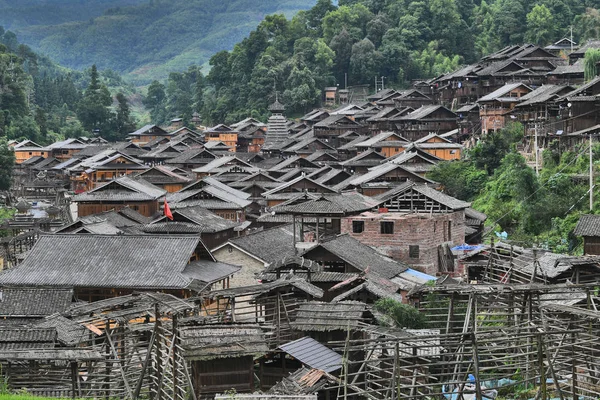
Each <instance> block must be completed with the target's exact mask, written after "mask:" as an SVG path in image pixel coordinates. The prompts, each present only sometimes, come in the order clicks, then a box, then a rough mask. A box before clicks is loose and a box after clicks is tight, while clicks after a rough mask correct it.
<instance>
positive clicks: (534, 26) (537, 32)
mask: <svg viewBox="0 0 600 400" xmlns="http://www.w3.org/2000/svg"><path fill="white" fill-rule="evenodd" d="M556 28H557V26H556V20H555V18H554V16H553V15H552V13H551V12H550V10H549V9H548V7H546V6H545V5H543V4H536V5H535V6H534V7H533V9H532V10H531V12H530V13H529V14H527V33H526V34H525V39H526V40H527V41H529V42H532V43H535V44H537V45H539V46H545V45H548V44H549V43H550V42H551V41H552V40H553V39H554V38H555V37H556Z"/></svg>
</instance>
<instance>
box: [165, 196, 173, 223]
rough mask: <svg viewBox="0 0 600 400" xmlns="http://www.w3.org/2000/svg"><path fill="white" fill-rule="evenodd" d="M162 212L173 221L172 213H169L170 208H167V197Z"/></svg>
mask: <svg viewBox="0 0 600 400" xmlns="http://www.w3.org/2000/svg"><path fill="white" fill-rule="evenodd" d="M164 213H165V217H167V218H169V219H170V220H171V221H173V214H172V213H171V209H170V208H169V203H167V199H165V206H164Z"/></svg>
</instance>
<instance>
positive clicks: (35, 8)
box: [0, 0, 147, 30]
mask: <svg viewBox="0 0 600 400" xmlns="http://www.w3.org/2000/svg"><path fill="white" fill-rule="evenodd" d="M146 1H147V0H102V1H80V0H51V1H47V0H18V1H14V0H0V25H3V26H4V28H5V29H11V30H16V29H22V28H26V27H28V26H31V25H57V24H62V23H65V22H71V21H85V20H88V19H90V18H94V17H98V16H100V15H102V14H103V13H104V11H105V10H107V9H109V8H113V7H123V6H130V5H136V4H140V3H143V2H146Z"/></svg>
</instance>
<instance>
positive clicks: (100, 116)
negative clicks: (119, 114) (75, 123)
mask: <svg viewBox="0 0 600 400" xmlns="http://www.w3.org/2000/svg"><path fill="white" fill-rule="evenodd" d="M111 104H112V97H111V95H110V92H109V91H108V88H107V87H106V86H105V85H104V84H102V83H101V82H100V79H99V75H98V70H97V68H96V66H95V65H92V69H91V72H90V84H89V85H88V87H87V89H86V90H85V93H84V94H83V98H82V99H81V101H80V102H79V106H78V107H77V118H78V119H79V121H81V124H82V125H83V127H84V128H85V129H86V130H87V131H88V132H92V131H99V132H100V134H101V135H106V134H108V133H109V132H108V131H109V130H110V123H111V118H112V113H111V111H110V109H109V106H110V105H111Z"/></svg>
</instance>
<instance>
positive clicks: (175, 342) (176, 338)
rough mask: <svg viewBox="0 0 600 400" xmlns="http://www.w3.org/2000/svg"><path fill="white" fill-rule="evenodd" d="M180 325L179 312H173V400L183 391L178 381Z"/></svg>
mask: <svg viewBox="0 0 600 400" xmlns="http://www.w3.org/2000/svg"><path fill="white" fill-rule="evenodd" d="M178 328H179V325H178V317H177V313H176V312H175V313H174V314H173V336H172V338H171V340H172V341H173V357H172V360H173V400H177V397H178V396H179V392H180V391H181V388H180V387H179V384H178V383H177V372H178V371H177V357H178V356H179V353H178V350H177V345H178V342H179V330H178Z"/></svg>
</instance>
